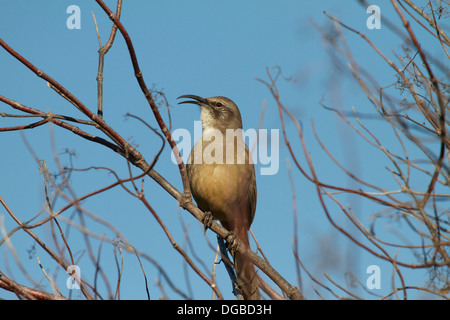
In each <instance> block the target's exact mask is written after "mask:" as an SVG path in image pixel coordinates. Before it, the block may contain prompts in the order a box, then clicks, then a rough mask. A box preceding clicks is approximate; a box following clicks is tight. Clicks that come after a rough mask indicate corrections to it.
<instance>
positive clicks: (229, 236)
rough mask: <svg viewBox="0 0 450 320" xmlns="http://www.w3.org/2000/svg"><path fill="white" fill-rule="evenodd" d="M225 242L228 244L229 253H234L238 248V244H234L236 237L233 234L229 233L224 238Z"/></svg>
mask: <svg viewBox="0 0 450 320" xmlns="http://www.w3.org/2000/svg"><path fill="white" fill-rule="evenodd" d="M225 241H226V242H227V244H228V250H230V252H235V251H236V249H237V247H238V244H237V242H236V235H235V234H234V233H233V232H231V231H229V233H228V234H227V236H226V237H225Z"/></svg>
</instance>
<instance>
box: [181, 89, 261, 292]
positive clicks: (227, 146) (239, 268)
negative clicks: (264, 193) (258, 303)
mask: <svg viewBox="0 0 450 320" xmlns="http://www.w3.org/2000/svg"><path fill="white" fill-rule="evenodd" d="M181 98H183V99H189V100H184V101H180V102H179V104H183V103H190V104H196V105H198V106H200V110H201V114H200V120H201V123H202V129H203V131H202V136H201V137H200V138H199V139H198V140H197V142H196V143H195V144H194V147H193V148H192V150H191V153H190V155H189V157H188V160H187V163H186V170H187V175H188V178H189V184H190V188H191V193H192V196H193V198H194V200H195V201H196V202H197V206H198V207H199V208H200V209H201V210H202V211H203V212H205V213H210V214H211V215H212V217H213V218H214V219H215V220H219V221H220V223H221V225H222V226H223V227H224V228H225V229H227V230H228V231H230V232H231V234H232V235H235V236H237V237H238V238H239V239H240V240H241V241H242V242H243V243H244V244H245V246H246V247H247V248H250V243H249V237H248V231H249V229H250V226H251V224H252V222H253V218H254V216H255V210H256V178H255V168H254V165H253V161H252V158H251V154H250V152H249V149H248V147H247V146H246V145H245V142H244V139H243V135H242V117H241V113H240V111H239V108H238V107H237V105H236V104H235V103H234V102H233V101H232V100H230V99H229V98H226V97H222V96H217V97H210V98H202V97H199V96H196V95H191V94H188V95H182V96H180V97H178V99H181ZM231 254H232V256H233V261H234V266H235V270H236V277H237V283H238V286H239V289H240V292H241V293H242V296H243V297H244V299H245V300H259V299H260V298H261V296H260V291H259V285H258V279H257V277H256V271H255V267H254V265H253V263H252V262H251V261H250V260H249V259H248V258H247V257H245V256H244V255H243V254H241V253H240V252H237V250H233V249H231Z"/></svg>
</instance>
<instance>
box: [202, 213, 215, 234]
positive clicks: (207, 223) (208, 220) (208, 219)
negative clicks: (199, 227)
mask: <svg viewBox="0 0 450 320" xmlns="http://www.w3.org/2000/svg"><path fill="white" fill-rule="evenodd" d="M213 220H214V218H213V215H212V212H211V211H206V212H205V215H204V216H203V219H202V223H203V227H204V229H203V232H204V233H206V229H208V228H211V225H212V222H213Z"/></svg>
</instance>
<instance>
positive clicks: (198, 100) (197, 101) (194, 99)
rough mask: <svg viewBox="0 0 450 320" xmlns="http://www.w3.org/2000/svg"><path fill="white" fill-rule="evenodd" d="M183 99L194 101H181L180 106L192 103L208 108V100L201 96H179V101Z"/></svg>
mask: <svg viewBox="0 0 450 320" xmlns="http://www.w3.org/2000/svg"><path fill="white" fill-rule="evenodd" d="M181 98H187V99H192V100H186V101H180V102H178V104H183V103H192V104H197V105H199V106H208V101H207V100H206V99H204V98H202V97H199V96H195V95H193V94H185V95H182V96H179V97H178V98H177V99H181Z"/></svg>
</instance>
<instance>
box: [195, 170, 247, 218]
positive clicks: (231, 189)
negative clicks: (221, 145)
mask: <svg viewBox="0 0 450 320" xmlns="http://www.w3.org/2000/svg"><path fill="white" fill-rule="evenodd" d="M241 167H242V168H241ZM200 170H201V173H200V172H199V171H200ZM244 170H245V165H228V164H209V165H207V164H201V165H198V164H191V165H190V166H189V173H190V174H189V176H190V185H191V189H192V193H193V194H194V195H195V196H194V199H195V201H196V202H197V204H198V205H199V207H200V208H201V209H202V210H203V211H210V212H211V213H212V214H213V217H214V218H215V219H218V220H223V219H225V216H226V215H227V212H228V213H230V211H231V210H233V208H234V207H235V206H236V204H237V203H239V202H240V200H241V198H242V196H243V195H247V194H248V190H239V189H242V188H243V187H244V186H245V185H246V184H245V183H240V182H242V173H243V171H244ZM208 199H214V201H210V200H209V201H207V200H208Z"/></svg>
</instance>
